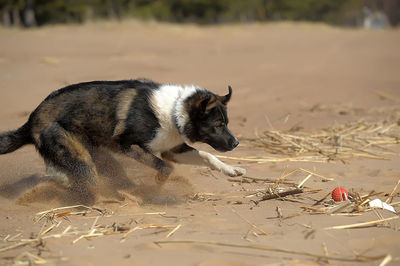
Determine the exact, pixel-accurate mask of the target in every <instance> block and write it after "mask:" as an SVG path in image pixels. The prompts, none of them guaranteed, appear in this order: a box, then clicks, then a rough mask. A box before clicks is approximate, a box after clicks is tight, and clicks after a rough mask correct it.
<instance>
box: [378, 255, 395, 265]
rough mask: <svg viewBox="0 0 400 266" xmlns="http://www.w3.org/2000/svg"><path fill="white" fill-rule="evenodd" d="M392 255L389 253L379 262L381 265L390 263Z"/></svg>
mask: <svg viewBox="0 0 400 266" xmlns="http://www.w3.org/2000/svg"><path fill="white" fill-rule="evenodd" d="M392 259H393V258H392V255H390V254H387V255H386V257H385V258H384V259H383V260H382V261H381V263H379V266H386V265H387V264H388V263H390V262H391V261H392Z"/></svg>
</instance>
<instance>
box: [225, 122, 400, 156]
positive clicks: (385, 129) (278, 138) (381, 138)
mask: <svg viewBox="0 0 400 266" xmlns="http://www.w3.org/2000/svg"><path fill="white" fill-rule="evenodd" d="M399 131H400V130H399V125H398V122H397V120H396V119H393V121H383V122H382V121H379V122H355V123H348V124H344V125H338V126H332V127H329V128H325V129H320V130H316V131H313V132H307V131H303V132H300V131H298V132H291V131H288V132H280V131H276V130H268V131H264V132H263V133H262V134H259V133H258V132H256V137H255V138H242V140H244V141H245V142H247V143H249V144H250V145H253V146H256V147H261V148H264V149H266V150H267V151H268V152H270V153H272V154H279V155H286V156H290V158H279V157H278V158H273V157H265V158H264V157H258V158H254V157H245V158H234V157H230V158H228V157H225V158H227V159H233V160H241V161H249V162H251V161H252V162H258V163H263V162H271V161H318V162H321V161H324V162H328V161H332V160H339V161H342V162H345V160H348V159H351V158H369V159H378V160H386V159H388V158H387V156H388V155H398V154H397V153H395V152H392V151H390V150H388V149H387V148H386V147H387V146H390V145H395V144H399V143H400V138H399V135H398V133H399Z"/></svg>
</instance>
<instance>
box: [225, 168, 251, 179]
mask: <svg viewBox="0 0 400 266" xmlns="http://www.w3.org/2000/svg"><path fill="white" fill-rule="evenodd" d="M222 172H223V173H224V174H226V175H228V176H232V177H235V176H241V175H245V174H246V169H244V168H240V167H233V166H229V167H227V168H225V169H224V170H223V171H222Z"/></svg>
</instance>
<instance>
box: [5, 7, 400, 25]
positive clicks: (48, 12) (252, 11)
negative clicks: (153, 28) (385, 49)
mask: <svg viewBox="0 0 400 266" xmlns="http://www.w3.org/2000/svg"><path fill="white" fill-rule="evenodd" d="M0 14H1V18H2V24H3V25H5V26H22V27H34V26H42V25H46V24H54V23H84V22H87V21H94V20H99V19H115V20H121V19H124V18H139V19H146V20H149V19H151V20H158V21H167V22H177V23H184V22H192V23H200V24H211V23H226V22H254V21H270V22H271V21H287V20H289V21H313V22H324V23H328V24H333V25H339V26H346V27H367V28H385V27H389V26H396V25H398V24H399V21H400V1H398V0H301V1H297V0H165V1H162V0H66V1H64V0H53V1H49V0H1V1H0Z"/></svg>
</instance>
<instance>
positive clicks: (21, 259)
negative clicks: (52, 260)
mask: <svg viewBox="0 0 400 266" xmlns="http://www.w3.org/2000/svg"><path fill="white" fill-rule="evenodd" d="M14 263H15V265H24V264H28V265H33V264H34V265H36V264H45V263H46V260H44V259H42V258H41V257H39V256H36V255H34V254H32V253H30V252H27V251H26V252H24V253H22V254H20V255H18V256H17V257H15V258H14Z"/></svg>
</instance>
